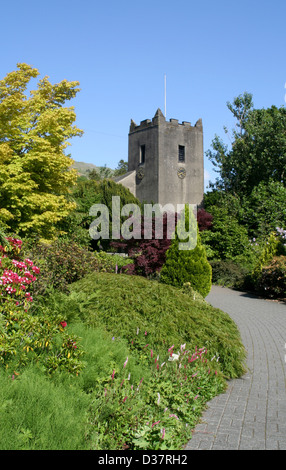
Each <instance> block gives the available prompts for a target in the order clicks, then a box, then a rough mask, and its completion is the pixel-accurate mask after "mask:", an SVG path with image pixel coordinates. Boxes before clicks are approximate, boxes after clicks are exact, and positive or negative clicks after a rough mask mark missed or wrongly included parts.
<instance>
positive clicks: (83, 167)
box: [72, 162, 114, 176]
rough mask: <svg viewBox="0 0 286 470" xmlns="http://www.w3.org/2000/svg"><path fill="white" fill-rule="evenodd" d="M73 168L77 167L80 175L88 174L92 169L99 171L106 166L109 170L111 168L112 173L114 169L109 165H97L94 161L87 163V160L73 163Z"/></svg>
mask: <svg viewBox="0 0 286 470" xmlns="http://www.w3.org/2000/svg"><path fill="white" fill-rule="evenodd" d="M72 168H75V169H76V170H77V171H78V173H79V175H80V176H88V173H89V171H91V170H97V171H98V172H99V171H100V169H101V168H106V169H107V170H110V171H111V172H112V173H113V171H114V170H112V169H111V168H108V167H104V166H96V165H94V164H93V163H85V162H74V164H73V165H72Z"/></svg>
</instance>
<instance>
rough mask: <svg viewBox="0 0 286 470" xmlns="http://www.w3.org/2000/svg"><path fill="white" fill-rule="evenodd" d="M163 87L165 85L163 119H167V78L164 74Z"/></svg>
mask: <svg viewBox="0 0 286 470" xmlns="http://www.w3.org/2000/svg"><path fill="white" fill-rule="evenodd" d="M164 85H165V87H164V88H165V93H164V94H165V118H166V117H167V78H166V74H165V75H164Z"/></svg>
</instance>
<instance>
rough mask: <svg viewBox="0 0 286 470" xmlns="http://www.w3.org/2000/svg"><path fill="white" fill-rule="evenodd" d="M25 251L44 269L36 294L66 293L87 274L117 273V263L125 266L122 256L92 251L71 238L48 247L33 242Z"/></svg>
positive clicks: (35, 288)
mask: <svg viewBox="0 0 286 470" xmlns="http://www.w3.org/2000/svg"><path fill="white" fill-rule="evenodd" d="M25 249H26V253H27V255H29V256H30V257H31V258H33V259H34V260H36V262H37V264H38V266H39V267H40V269H41V276H40V277H39V279H38V282H37V284H36V285H35V286H34V288H33V292H34V294H36V295H44V294H45V293H46V292H47V290H50V289H57V290H59V291H62V292H67V291H68V287H69V285H70V284H71V283H73V282H76V281H78V280H79V279H82V278H83V277H84V276H85V275H86V274H89V273H91V272H94V271H108V272H115V267H116V264H117V265H118V264H119V263H121V264H123V263H124V262H123V261H122V259H121V257H120V258H118V257H116V258H114V257H113V256H109V255H107V254H105V253H102V254H101V253H97V252H92V251H90V250H88V249H87V248H85V247H83V246H80V245H79V244H77V243H76V242H74V241H72V240H69V239H58V240H55V241H53V242H51V243H49V244H47V243H41V242H38V243H31V244H27V246H26V247H25Z"/></svg>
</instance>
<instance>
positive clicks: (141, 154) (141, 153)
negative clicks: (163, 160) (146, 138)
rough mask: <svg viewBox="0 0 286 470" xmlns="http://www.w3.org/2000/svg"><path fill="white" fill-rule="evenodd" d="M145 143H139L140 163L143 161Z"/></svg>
mask: <svg viewBox="0 0 286 470" xmlns="http://www.w3.org/2000/svg"><path fill="white" fill-rule="evenodd" d="M145 150H146V149H145V145H140V163H145Z"/></svg>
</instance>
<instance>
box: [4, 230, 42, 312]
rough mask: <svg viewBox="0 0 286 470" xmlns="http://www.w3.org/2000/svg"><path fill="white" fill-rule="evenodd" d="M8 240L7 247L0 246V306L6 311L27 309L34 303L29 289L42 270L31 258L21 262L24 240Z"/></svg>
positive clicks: (9, 238)
mask: <svg viewBox="0 0 286 470" xmlns="http://www.w3.org/2000/svg"><path fill="white" fill-rule="evenodd" d="M6 240H7V242H8V243H7V244H5V246H2V245H0V274H1V277H0V305H1V306H2V308H3V310H4V311H7V309H11V308H12V309H14V308H15V307H24V308H25V309H27V308H28V305H29V302H32V301H33V298H32V296H31V293H30V292H28V290H27V289H28V287H29V286H30V285H31V284H32V283H33V282H35V281H36V279H37V278H36V276H35V274H39V273H40V270H39V268H38V267H37V266H35V265H34V263H33V261H31V260H30V259H29V258H27V259H25V260H24V261H21V260H19V254H20V251H21V247H22V240H18V239H17V238H12V237H8V238H7V239H6Z"/></svg>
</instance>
